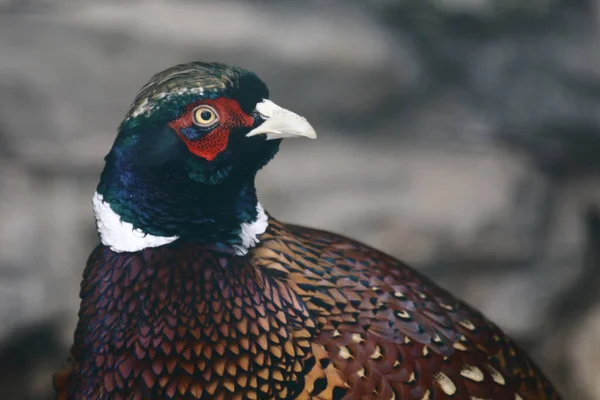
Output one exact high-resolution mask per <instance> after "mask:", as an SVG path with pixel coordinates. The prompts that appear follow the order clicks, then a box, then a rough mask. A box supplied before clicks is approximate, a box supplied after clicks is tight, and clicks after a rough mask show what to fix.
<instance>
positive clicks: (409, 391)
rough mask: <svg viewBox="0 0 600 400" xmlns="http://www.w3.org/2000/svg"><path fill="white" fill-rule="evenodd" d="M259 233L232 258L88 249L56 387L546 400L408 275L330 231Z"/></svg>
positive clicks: (492, 345) (422, 281)
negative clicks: (65, 378)
mask: <svg viewBox="0 0 600 400" xmlns="http://www.w3.org/2000/svg"><path fill="white" fill-rule="evenodd" d="M269 226H270V227H269V230H268V231H267V232H266V233H265V235H264V237H263V243H262V244H261V245H260V246H259V247H257V248H256V249H254V250H252V251H251V252H250V253H249V254H248V255H247V256H244V257H239V256H235V255H232V254H227V253H223V252H222V251H221V250H217V249H210V248H205V247H203V246H198V245H190V244H186V245H178V244H172V245H168V246H164V247H160V248H156V249H147V250H144V251H142V252H141V253H140V254H128V255H119V254H116V253H114V252H112V251H111V250H109V249H107V248H106V247H104V246H99V247H98V248H97V249H96V250H95V251H94V252H93V254H92V255H91V257H90V260H89V263H88V267H87V269H86V271H85V274H84V283H83V285H82V298H83V303H82V307H81V312H80V323H79V325H78V328H77V332H76V344H75V346H74V347H73V350H72V357H73V359H74V360H77V361H76V362H77V363H78V365H77V368H76V371H77V372H74V373H71V375H70V378H69V379H70V381H71V385H70V387H71V388H72V389H73V388H85V390H84V391H82V392H80V393H75V392H70V393H68V394H67V396H66V398H69V399H84V398H114V399H120V398H123V399H125V398H134V399H138V398H139V399H147V398H169V399H170V398H182V399H184V398H185V399H209V398H210V399H212V398H232V399H233V398H239V399H244V398H248V399H252V398H275V399H280V398H298V399H310V398H315V399H334V398H338V399H341V398H349V399H358V398H361V399H362V398H364V399H367V398H372V399H406V400H409V399H410V400H412V399H418V400H421V399H507V400H508V399H510V400H516V399H523V400H533V399H558V398H559V397H558V394H557V393H556V392H555V391H554V389H553V388H552V386H551V384H550V383H549V382H548V381H547V380H546V379H545V378H544V377H543V375H542V374H541V373H540V372H539V370H538V369H537V368H536V367H535V365H533V363H532V362H531V361H530V360H529V359H528V358H527V357H526V356H525V355H524V354H523V353H522V352H521V350H519V348H518V347H517V346H516V345H515V344H514V343H513V342H512V341H511V340H510V339H509V338H507V337H506V336H505V335H504V334H503V333H502V332H501V331H500V330H499V329H498V328H497V327H496V326H495V325H493V324H492V323H491V322H489V321H488V320H486V319H485V318H484V317H483V316H482V315H481V314H480V313H479V312H477V311H475V310H473V309H472V308H471V307H469V306H468V305H466V304H464V303H462V302H460V301H458V300H456V299H455V298H454V297H453V296H451V295H450V294H448V293H447V292H446V291H444V290H442V289H440V288H439V287H437V286H436V285H435V284H433V283H432V282H430V281H429V280H427V279H426V278H424V277H423V276H421V275H419V274H418V273H416V272H414V271H413V270H412V269H409V268H408V267H406V266H404V265H403V264H401V263H399V262H398V261H396V260H394V259H392V258H390V257H388V256H386V255H384V254H382V253H380V252H377V251H376V250H373V249H371V248H368V247H366V246H364V245H362V244H359V243H356V242H353V241H351V240H348V239H346V238H343V237H340V236H337V235H333V234H330V233H326V232H321V231H316V230H312V229H306V228H301V227H297V226H285V225H283V224H280V223H278V222H277V221H275V220H273V219H271V220H270V224H269ZM190 256H192V257H190ZM190 259H193V260H194V262H193V263H189V262H188V261H187V260H190ZM139 315H143V316H146V317H150V318H149V319H147V320H144V322H143V323H142V322H141V319H140V318H138V316H139ZM99 321H103V322H104V323H103V324H99V323H98V322H99ZM132 327H135V329H132ZM86 354H87V355H89V354H93V355H94V356H93V357H91V358H90V357H86V356H85V355H86Z"/></svg>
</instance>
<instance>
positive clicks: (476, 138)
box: [0, 0, 600, 400]
mask: <svg viewBox="0 0 600 400" xmlns="http://www.w3.org/2000/svg"><path fill="white" fill-rule="evenodd" d="M599 35H600V1H598V0H371V1H359V0H344V1H342V0H329V1H316V0H314V1H305V2H296V1H279V2H276V1H269V0H263V1H259V2H253V3H251V2H241V1H237V2H235V1H219V2H217V1H214V2H195V1H189V0H187V1H186V0H171V1H168V0H162V1H149V0H148V1H142V0H140V1H133V0H130V1H104V2H101V1H90V0H87V1H85V0H78V1H75V0H71V1H69V0H12V1H11V0H0V221H1V222H0V320H1V321H2V324H0V398H2V399H47V398H50V374H51V372H52V371H54V369H56V368H57V367H58V366H59V365H60V364H61V362H62V359H63V358H64V357H65V356H66V354H67V348H68V345H69V343H70V340H71V335H72V331H73V327H74V324H75V322H76V313H77V309H78V289H79V280H80V275H81V272H82V269H83V266H84V264H85V260H86V257H87V255H88V253H89V252H90V250H91V249H92V247H93V245H94V244H95V242H96V237H95V230H94V226H93V216H92V212H91V202H90V199H91V196H92V194H93V191H94V187H95V184H96V180H97V177H98V174H99V172H100V170H101V168H102V157H103V156H104V154H105V153H106V152H107V151H108V148H109V147H110V145H111V142H112V140H113V138H114V135H115V129H116V127H117V125H118V123H119V122H120V119H121V118H122V117H123V115H124V113H125V111H126V109H127V107H128V105H129V103H130V102H131V101H132V99H133V97H134V95H135V93H136V91H137V90H138V89H139V88H140V87H141V86H142V85H143V84H144V83H145V81H147V80H148V79H149V77H150V76H151V75H152V74H153V73H155V72H157V71H159V70H161V69H163V68H166V67H168V66H170V65H172V64H175V63H180V62H185V61H192V60H219V61H224V62H230V63H234V64H238V65H242V66H245V67H247V68H249V69H251V70H254V71H255V72H257V73H258V74H259V75H260V76H261V77H262V78H263V79H264V80H265V81H266V82H267V83H268V84H269V86H270V88H271V93H272V98H274V99H275V100H276V101H277V102H278V103H280V104H281V105H283V106H286V107H288V108H291V109H293V110H295V111H297V112H299V113H301V114H303V115H305V116H306V117H307V118H308V119H309V120H310V121H311V122H312V123H313V124H314V125H315V126H316V127H317V128H318V132H319V136H320V138H319V140H318V141H316V142H309V141H306V142H304V141H294V142H291V143H290V142H288V143H286V144H285V145H284V148H283V150H282V152H281V154H280V155H279V156H278V157H277V159H276V160H275V161H274V162H273V164H272V165H271V166H270V167H269V168H267V169H266V170H265V171H264V172H263V173H262V174H261V176H260V183H259V189H260V192H261V201H262V203H263V204H264V205H265V206H266V208H268V209H269V210H270V212H271V213H272V214H274V215H276V216H277V217H279V218H280V219H284V220H288V221H293V222H299V223H303V224H306V225H312V226H315V227H321V228H326V229H329V230H333V231H338V232H343V233H345V234H346V235H349V236H352V237H355V238H357V239H359V240H362V241H364V242H367V243H369V244H371V245H373V246H375V247H378V248H380V249H383V250H385V251H387V252H389V253H391V254H393V255H395V256H398V257H401V258H403V259H404V260H406V261H408V262H410V263H412V264H413V265H414V266H415V267H417V268H420V269H422V270H423V271H424V272H425V273H427V274H428V275H430V276H431V277H433V278H434V279H435V280H436V281H438V282H440V283H441V284H442V285H443V286H445V287H447V288H449V289H450V290H452V291H453V292H454V293H456V294H457V295H459V296H460V297H462V298H464V299H466V300H468V301H469V302H471V303H472V304H474V305H476V306H477V307H479V308H480V309H482V310H483V311H484V312H485V313H486V314H487V315H488V316H489V317H490V318H492V319H493V320H495V321H496V322H497V323H498V324H499V325H501V326H502V327H503V328H504V329H505V330H506V331H507V332H509V333H510V334H511V335H513V336H514V337H515V338H516V339H517V341H518V342H519V343H521V344H522V345H523V346H524V347H526V348H527V349H528V350H529V352H530V353H531V354H532V356H533V358H534V359H535V360H536V361H537V362H538V363H539V364H540V365H541V366H542V367H543V369H544V370H545V371H546V372H547V374H548V375H549V376H550V377H551V378H552V379H553V380H554V381H555V382H556V383H557V385H558V387H559V388H560V390H561V391H562V393H563V395H564V398H565V399H580V400H598V399H600V384H599V382H600V292H599V291H598V287H599V285H600V158H599V152H600V40H599V39H600V36H599Z"/></svg>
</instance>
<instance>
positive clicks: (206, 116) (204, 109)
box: [194, 106, 219, 126]
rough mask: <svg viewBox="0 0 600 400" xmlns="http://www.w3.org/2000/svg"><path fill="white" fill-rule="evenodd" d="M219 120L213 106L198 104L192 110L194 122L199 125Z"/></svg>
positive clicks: (208, 124) (207, 124) (206, 124)
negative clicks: (198, 105)
mask: <svg viewBox="0 0 600 400" xmlns="http://www.w3.org/2000/svg"><path fill="white" fill-rule="evenodd" d="M218 120H219V116H218V115H217V112H216V111H215V109H214V108H212V107H209V106H200V107H198V108H196V109H195V110H194V123H195V124H196V125H199V126H210V125H212V124H214V123H215V122H217V121H218Z"/></svg>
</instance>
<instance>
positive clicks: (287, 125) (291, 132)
mask: <svg viewBox="0 0 600 400" xmlns="http://www.w3.org/2000/svg"><path fill="white" fill-rule="evenodd" d="M256 111H257V112H258V113H259V114H260V116H261V117H262V118H263V119H264V120H265V122H263V123H262V124H260V126H257V127H256V128H254V129H252V130H251V131H250V132H248V134H247V135H246V137H252V136H256V135H266V137H267V140H272V139H285V138H295V137H306V138H309V139H316V138H317V133H316V132H315V129H314V128H313V127H312V126H311V125H310V124H309V123H308V121H307V120H306V118H304V117H301V116H300V115H298V114H296V113H293V112H291V111H289V110H286V109H285V108H282V107H279V106H278V105H277V104H275V103H273V102H272V101H271V100H267V99H264V100H263V101H261V102H260V103H258V104H257V105H256Z"/></svg>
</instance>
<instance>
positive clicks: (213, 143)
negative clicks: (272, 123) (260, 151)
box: [169, 97, 254, 161]
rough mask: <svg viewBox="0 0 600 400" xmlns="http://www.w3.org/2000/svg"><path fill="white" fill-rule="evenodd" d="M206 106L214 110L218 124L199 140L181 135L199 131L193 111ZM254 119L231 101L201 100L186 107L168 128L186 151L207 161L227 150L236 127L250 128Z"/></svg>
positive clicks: (234, 101) (226, 99)
mask: <svg viewBox="0 0 600 400" xmlns="http://www.w3.org/2000/svg"><path fill="white" fill-rule="evenodd" d="M203 104H205V105H208V106H210V107H212V108H214V109H215V111H216V112H217V114H218V116H219V120H218V122H217V123H216V124H215V126H214V127H212V128H209V129H211V130H210V131H209V132H208V133H206V134H205V135H204V136H202V137H200V138H199V139H193V140H192V139H190V138H188V137H187V136H186V135H184V134H183V133H182V131H183V130H185V129H201V128H198V127H196V125H195V124H194V119H193V118H194V109H195V108H196V107H198V106H199V105H203ZM253 123H254V119H253V118H252V117H251V116H249V115H248V114H246V113H245V112H244V111H243V110H242V108H241V107H240V104H239V103H238V102H237V101H236V100H233V99H229V98H225V97H222V98H219V99H216V100H201V101H197V102H195V103H193V104H190V105H189V106H187V107H186V109H185V112H184V113H183V114H182V115H181V116H180V117H179V118H178V119H176V120H174V121H172V122H170V123H169V126H170V127H171V128H172V129H173V130H174V131H175V132H177V135H178V136H179V137H180V138H181V140H183V142H184V143H185V144H186V146H187V148H188V150H189V151H190V152H191V153H193V154H195V155H197V156H198V157H201V158H203V159H205V160H207V161H212V160H214V159H215V158H216V157H217V156H218V155H219V154H221V153H222V152H223V151H225V149H226V148H227V144H228V143H229V135H230V134H231V131H232V129H234V128H237V127H251V126H252V124H253Z"/></svg>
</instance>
